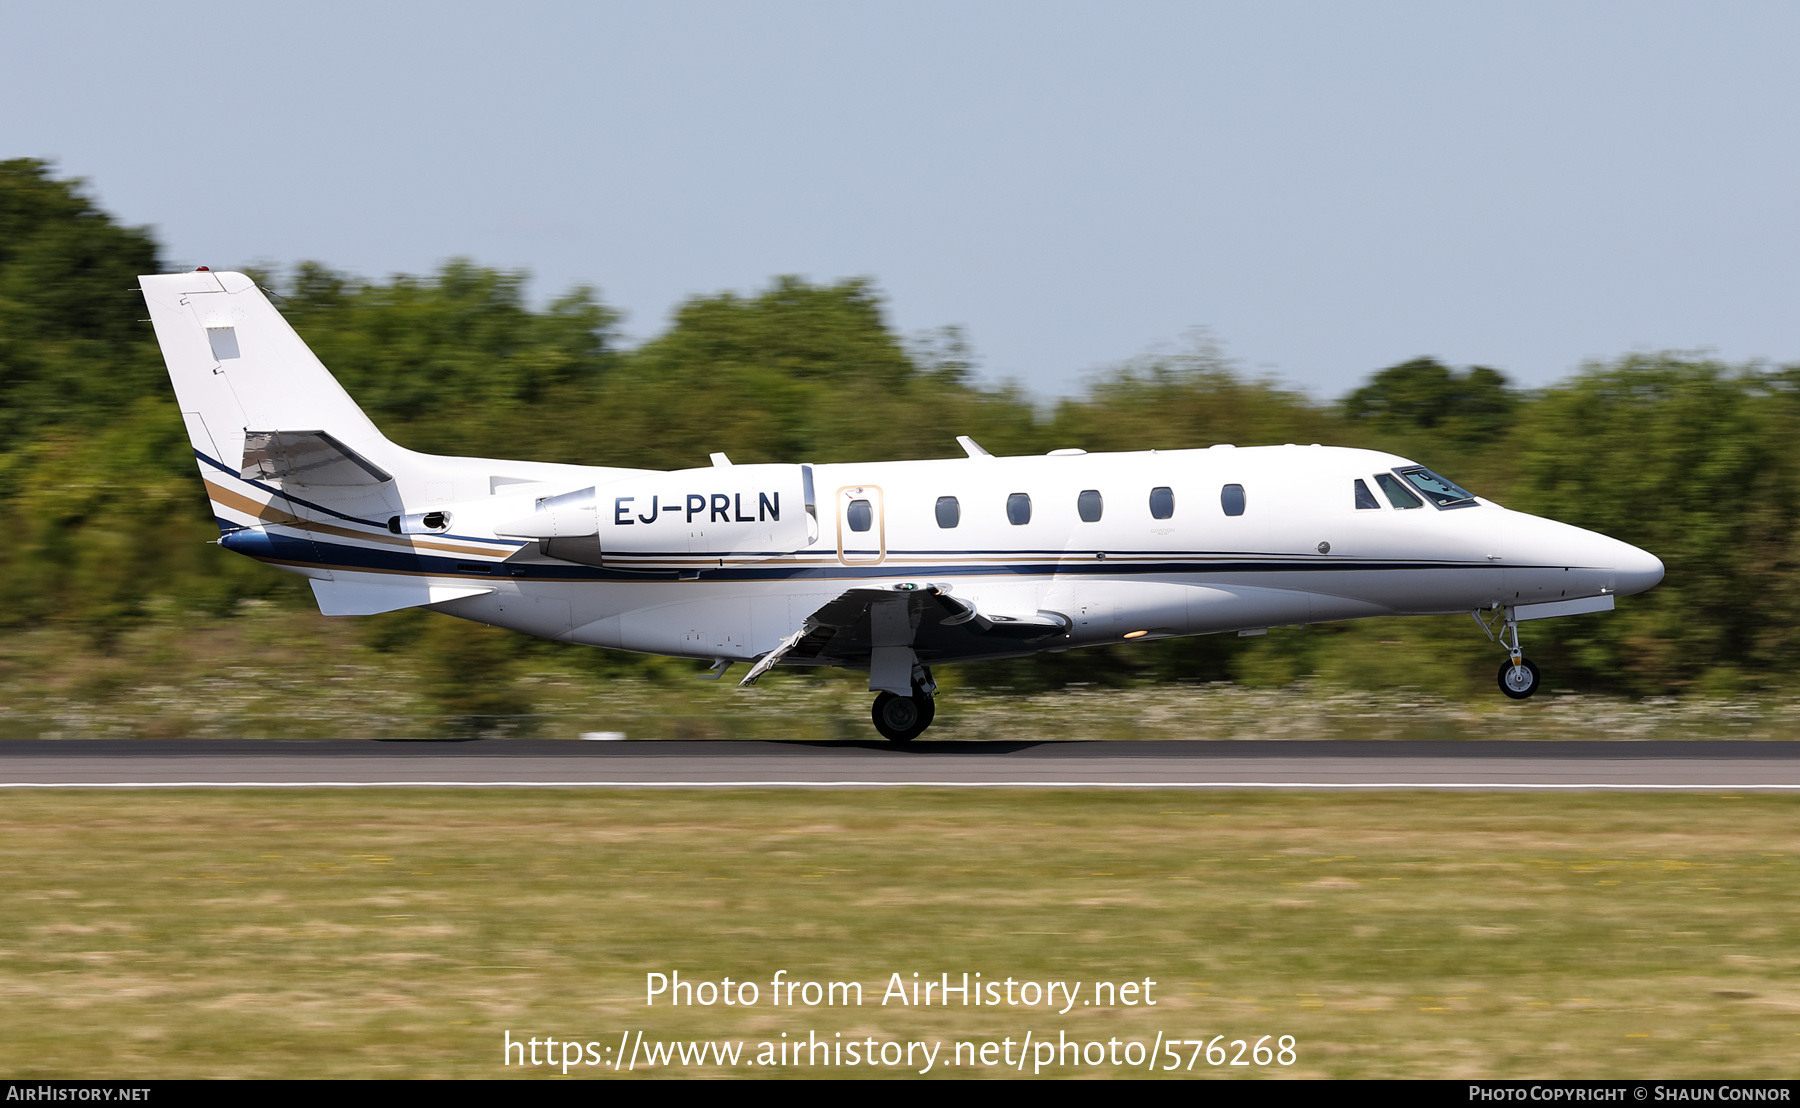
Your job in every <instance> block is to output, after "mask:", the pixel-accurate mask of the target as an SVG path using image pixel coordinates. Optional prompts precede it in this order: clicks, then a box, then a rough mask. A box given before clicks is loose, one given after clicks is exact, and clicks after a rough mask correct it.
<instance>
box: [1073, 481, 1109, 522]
mask: <svg viewBox="0 0 1800 1108" xmlns="http://www.w3.org/2000/svg"><path fill="white" fill-rule="evenodd" d="M1104 508H1105V505H1104V504H1102V503H1101V501H1100V490H1099V489H1084V490H1082V493H1081V495H1080V496H1078V497H1076V498H1075V510H1076V511H1078V512H1080V513H1081V522H1083V523H1099V522H1100V512H1101V510H1102V509H1104Z"/></svg>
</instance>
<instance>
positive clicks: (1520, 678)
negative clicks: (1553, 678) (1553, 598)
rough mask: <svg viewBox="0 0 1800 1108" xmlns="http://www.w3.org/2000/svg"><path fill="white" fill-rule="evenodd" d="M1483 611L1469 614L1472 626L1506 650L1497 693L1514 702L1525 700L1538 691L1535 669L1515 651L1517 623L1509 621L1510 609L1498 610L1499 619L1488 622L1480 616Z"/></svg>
mask: <svg viewBox="0 0 1800 1108" xmlns="http://www.w3.org/2000/svg"><path fill="white" fill-rule="evenodd" d="M1482 611H1483V609H1480V608H1477V609H1476V610H1475V611H1473V612H1470V613H1469V614H1470V615H1471V616H1474V617H1475V622H1476V624H1478V625H1479V626H1480V627H1481V629H1482V630H1483V631H1485V632H1486V633H1487V637H1488V638H1489V639H1490V640H1491V641H1493V642H1497V643H1499V644H1500V645H1501V647H1503V648H1504V649H1505V650H1506V653H1507V659H1506V661H1504V662H1502V663H1500V674H1499V679H1500V691H1501V692H1503V693H1505V694H1506V695H1507V696H1509V697H1511V698H1512V699H1514V700H1526V699H1528V698H1530V696H1531V694H1532V693H1534V692H1537V691H1538V667H1537V666H1535V665H1533V664H1532V663H1531V662H1529V661H1527V660H1526V658H1525V654H1524V652H1523V651H1521V650H1520V649H1519V621H1518V620H1517V619H1514V618H1513V610H1512V609H1511V608H1501V609H1499V613H1500V619H1499V620H1498V621H1495V622H1490V621H1489V620H1488V619H1487V618H1485V617H1484V616H1483V615H1482Z"/></svg>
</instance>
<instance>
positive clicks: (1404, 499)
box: [1375, 473, 1425, 508]
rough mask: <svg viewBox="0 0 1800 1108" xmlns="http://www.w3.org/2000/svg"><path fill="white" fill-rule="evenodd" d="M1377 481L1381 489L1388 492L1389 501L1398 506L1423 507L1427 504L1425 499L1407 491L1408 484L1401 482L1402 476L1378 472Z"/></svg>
mask: <svg viewBox="0 0 1800 1108" xmlns="http://www.w3.org/2000/svg"><path fill="white" fill-rule="evenodd" d="M1375 483H1376V484H1377V485H1380V486H1381V491H1382V492H1384V493H1386V494H1387V498H1388V503H1389V504H1392V505H1393V506H1394V507H1396V508H1423V507H1424V506H1425V502H1424V501H1423V500H1420V499H1419V498H1418V497H1416V496H1414V495H1413V494H1412V493H1411V492H1409V491H1407V488H1406V486H1405V485H1402V484H1401V483H1400V478H1398V477H1395V476H1394V475H1393V474H1391V473H1377V474H1376V475H1375Z"/></svg>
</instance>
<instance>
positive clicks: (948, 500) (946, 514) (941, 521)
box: [937, 496, 962, 530]
mask: <svg viewBox="0 0 1800 1108" xmlns="http://www.w3.org/2000/svg"><path fill="white" fill-rule="evenodd" d="M937 521H938V526H939V527H942V528H944V529H945V530H949V529H950V528H952V527H955V526H956V525H957V524H958V523H961V522H962V505H961V504H958V503H957V502H956V497H954V496H940V497H938V501H937Z"/></svg>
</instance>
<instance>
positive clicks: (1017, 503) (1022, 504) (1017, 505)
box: [1006, 492, 1031, 527]
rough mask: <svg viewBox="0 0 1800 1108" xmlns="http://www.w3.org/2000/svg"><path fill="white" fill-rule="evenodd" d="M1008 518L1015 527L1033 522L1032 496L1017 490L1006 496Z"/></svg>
mask: <svg viewBox="0 0 1800 1108" xmlns="http://www.w3.org/2000/svg"><path fill="white" fill-rule="evenodd" d="M1006 518H1007V520H1008V521H1009V522H1010V523H1011V524H1012V525H1013V526H1014V527H1023V526H1024V525H1025V524H1027V523H1030V522H1031V497H1029V496H1027V495H1026V494H1024V493H1022V492H1015V493H1013V494H1012V495H1011V496H1009V497H1007V498H1006Z"/></svg>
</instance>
